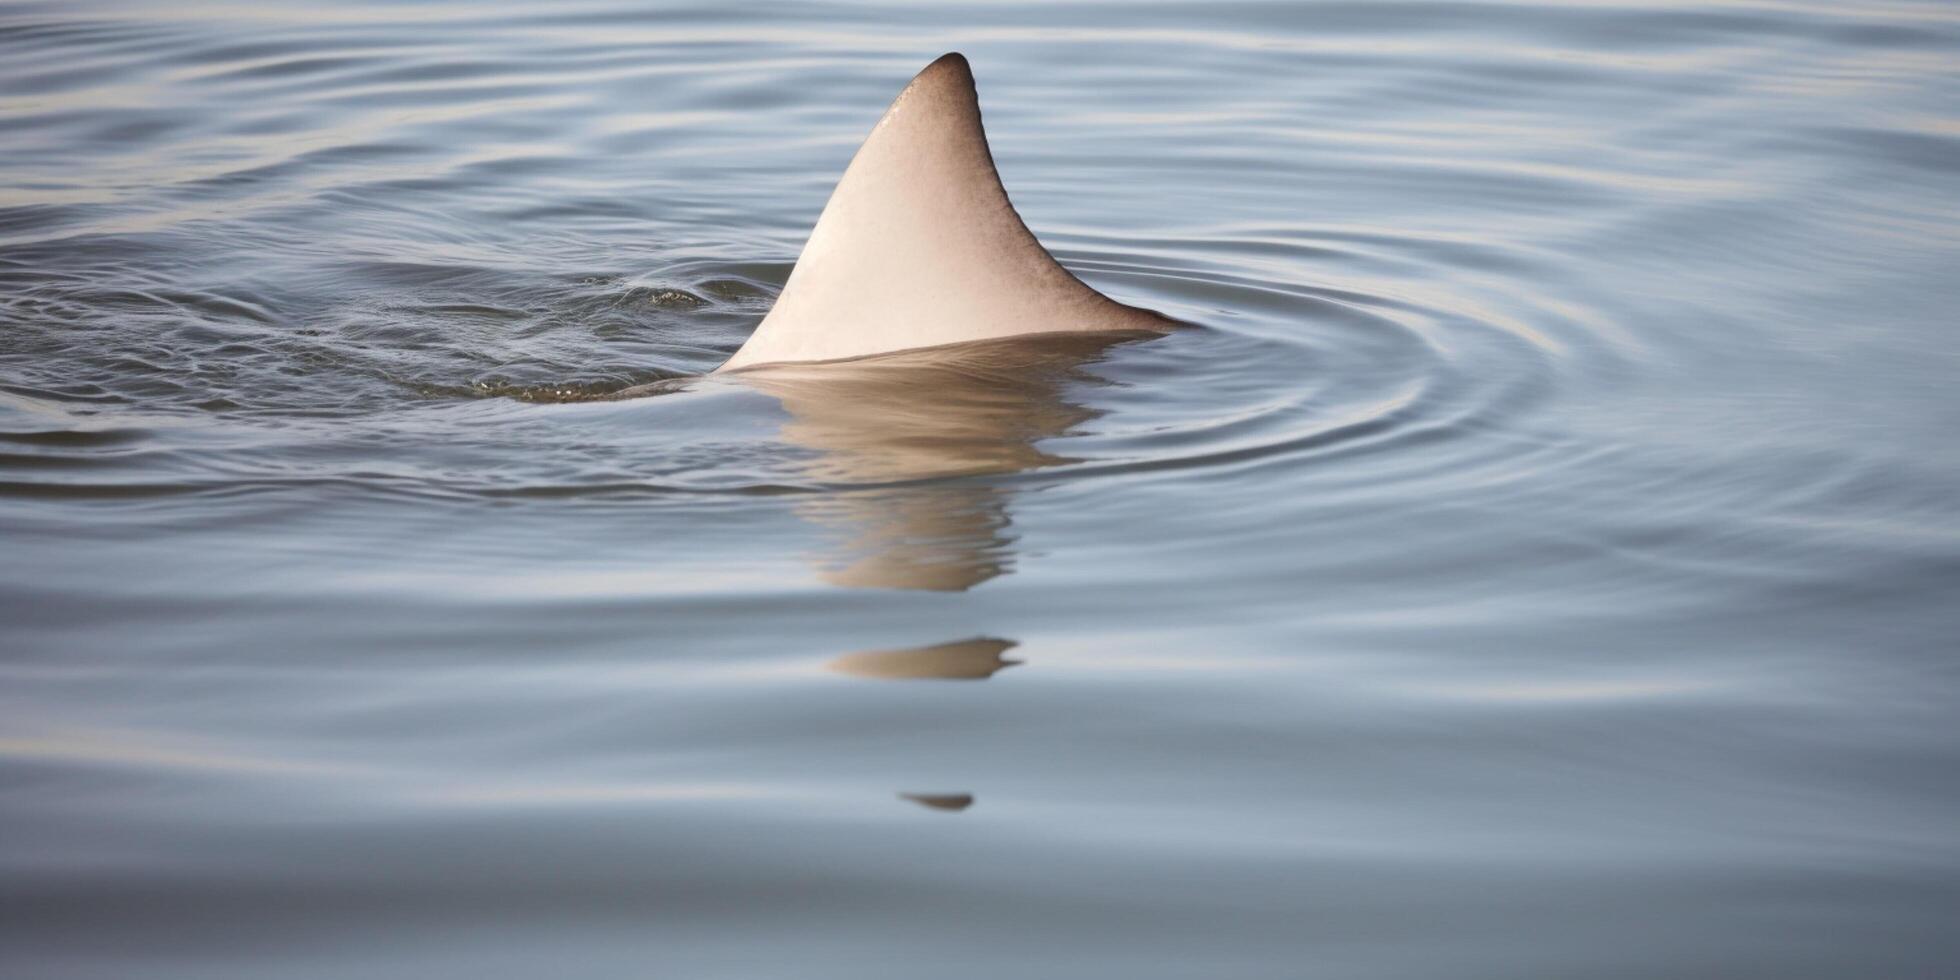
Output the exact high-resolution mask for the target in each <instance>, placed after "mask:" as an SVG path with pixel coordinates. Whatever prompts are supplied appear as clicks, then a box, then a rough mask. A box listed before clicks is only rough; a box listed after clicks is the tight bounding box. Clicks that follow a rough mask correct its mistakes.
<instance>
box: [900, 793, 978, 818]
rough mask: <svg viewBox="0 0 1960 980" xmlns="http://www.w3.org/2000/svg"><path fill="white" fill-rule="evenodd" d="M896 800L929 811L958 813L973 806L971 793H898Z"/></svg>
mask: <svg viewBox="0 0 1960 980" xmlns="http://www.w3.org/2000/svg"><path fill="white" fill-rule="evenodd" d="M898 798H899V799H901V800H910V801H912V802H914V803H917V804H918V805H920V806H922V807H925V808H927V809H930V810H946V811H948V812H952V813H958V812H959V811H961V810H964V809H966V808H967V807H970V806H972V805H973V794H972V793H900V794H898Z"/></svg>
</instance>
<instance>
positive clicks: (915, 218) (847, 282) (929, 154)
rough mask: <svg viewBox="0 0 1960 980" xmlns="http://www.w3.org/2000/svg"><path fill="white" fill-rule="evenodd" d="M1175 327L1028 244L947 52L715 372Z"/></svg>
mask: <svg viewBox="0 0 1960 980" xmlns="http://www.w3.org/2000/svg"><path fill="white" fill-rule="evenodd" d="M1170 322H1171V321H1169V320H1167V319H1165V318H1164V317H1162V316H1159V315H1158V314H1156V313H1152V312H1150V311H1148V310H1140V309H1137V308H1135V307H1131V306H1124V305H1123V304H1121V303H1118V302H1116V301H1114V300H1112V299H1110V298H1109V297H1107V296H1104V295H1102V294H1101V293H1098V292H1096V291H1095V290H1094V289H1091V288H1089V287H1088V286H1087V285H1085V284H1084V283H1083V282H1082V280H1080V279H1077V278H1076V277H1075V276H1074V275H1073V274H1071V273H1070V272H1069V271H1068V270H1067V269H1064V268H1062V266H1061V264H1060V263H1058V262H1056V261H1055V259H1054V257H1053V256H1051V255H1049V254H1048V250H1047V249H1045V248H1042V247H1041V243H1040V242H1038V241H1036V240H1035V237H1034V234H1033V233H1032V232H1030V231H1028V226H1027V225H1026V224H1024V223H1022V221H1021V216H1020V215H1019V214H1016V213H1015V211H1014V205H1013V204H1012V203H1010V202H1009V201H1008V199H1007V190H1006V189H1005V188H1003V187H1002V186H1001V183H1000V174H999V173H998V172H997V171H995V169H994V158H993V154H992V152H991V151H989V150H988V148H987V134H986V131H985V130H983V129H982V128H981V126H980V100H979V96H978V95H977V93H976V92H975V91H974V88H973V72H972V70H971V69H969V68H968V67H967V63H966V59H965V58H963V57H961V56H960V55H958V54H948V55H945V56H943V57H941V58H940V59H939V60H937V61H934V62H933V63H932V64H930V65H927V66H926V68H925V70H924V71H921V72H920V73H919V74H918V75H917V77H915V78H913V79H912V83H911V84H910V85H907V86H906V87H905V91H903V92H900V93H899V95H898V98H897V99H895V100H893V102H892V104H891V108H889V109H887V110H885V116H884V118H883V119H880V120H879V121H878V125H877V126H876V127H875V128H874V129H872V131H871V135H870V136H869V137H867V138H866V139H865V141H864V145H863V146H862V147H860V148H859V149H858V152H857V156H856V157H854V158H852V160H851V165H850V167H849V168H847V169H846V170H845V171H844V177H843V179H841V180H839V181H838V182H837V189H836V190H835V191H832V192H831V195H830V203H828V204H826V205H825V206H824V209H823V215H822V216H821V217H819V218H818V219H817V226H816V227H815V228H814V229H812V230H811V232H810V240H809V241H808V242H807V243H806V244H805V245H804V246H803V254H802V255H801V256H800V257H798V259H797V260H796V268H795V269H793V270H791V272H790V275H789V282H787V283H786V284H784V286H783V292H782V295H781V296H778V297H777V298H776V305H775V307H774V308H772V309H771V310H770V311H769V315H768V316H767V317H764V318H763V321H762V325H761V326H759V327H757V328H756V331H755V334H754V335H753V336H751V337H750V338H749V340H748V343H746V344H743V345H742V349H741V350H739V351H736V352H735V356H734V357H732V358H730V359H729V360H728V363H726V364H724V365H722V366H721V370H724V371H725V370H730V369H732V368H740V367H748V366H750V365H754V364H764V363H769V362H774V361H824V360H834V359H837V358H846V357H858V356H862V355H866V354H880V353H884V352H887V351H895V350H904V349H907V348H913V347H930V346H936V345H940V344H954V343H961V342H965V341H973V340H988V339H993V338H1000V337H1011V336H1016V335H1020V334H1030V333H1051V332H1057V331H1074V330H1162V329H1165V328H1166V327H1168V326H1170Z"/></svg>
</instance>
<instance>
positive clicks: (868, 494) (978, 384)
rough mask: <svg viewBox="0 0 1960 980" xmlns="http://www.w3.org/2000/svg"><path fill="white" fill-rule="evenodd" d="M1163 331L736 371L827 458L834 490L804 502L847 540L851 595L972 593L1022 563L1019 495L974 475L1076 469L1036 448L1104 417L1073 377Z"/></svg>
mask: <svg viewBox="0 0 1960 980" xmlns="http://www.w3.org/2000/svg"><path fill="white" fill-rule="evenodd" d="M1146 336H1154V335H1151V334H1132V333H1114V332H1098V333H1094V334H1053V335H1043V336H1033V337H1021V338H1016V339H1014V340H1011V341H990V342H984V343H975V344H959V345H951V346H946V347H935V348H926V349H922V350H914V351H900V352H898V353H895V354H887V355H882V356H879V357H874V358H864V359H860V360H854V361H838V362H830V363H821V364H779V365H766V366H762V367H758V368H753V369H749V370H745V371H739V372H734V373H731V374H729V375H727V377H731V378H734V379H738V380H739V381H741V382H742V383H744V384H747V385H749V386H751V387H753V388H756V389H758V390H760V391H763V392H765V393H768V394H770V395H773V396H775V397H776V398H777V399H779V400H781V402H782V405H783V408H784V409H785V410H786V411H788V412H789V414H790V416H791V420H790V421H789V422H787V423H785V424H784V426H783V429H782V437H783V439H784V440H785V441H787V442H790V443H793V444H795V445H798V446H803V447H805V448H808V449H813V450H816V451H817V455H816V456H815V457H814V458H813V459H811V460H810V461H809V462H808V463H807V464H806V469H805V472H806V475H808V476H809V477H810V478H811V479H812V480H814V481H817V482H820V483H825V484H832V485H838V486H840V487H842V488H844V489H840V490H839V491H838V492H836V493H830V494H824V495H822V496H821V497H818V498H814V499H813V500H812V501H811V502H809V503H806V504H804V505H803V506H802V507H801V508H800V513H802V515H803V516H804V517H806V518H807V519H809V520H811V521H814V522H816V523H819V524H822V525H824V526H827V527H831V528H835V529H837V530H838V532H839V536H840V540H839V542H838V547H837V551H836V553H835V554H833V555H830V556H827V557H826V558H825V559H824V560H823V566H824V568H823V577H824V579H825V580H826V581H828V582H831V583H832V584H835V585H841V586H845V587H850V588H886V589H931V590H937V591H944V592H957V591H962V590H965V589H970V588H972V587H974V586H975V585H978V584H980V583H981V582H985V581H987V580H988V579H991V578H993V577H995V576H997V575H1003V574H1006V573H1007V572H1008V571H1010V570H1012V567H1013V550H1012V542H1013V538H1012V537H1010V536H1009V535H1008V533H1007V527H1008V524H1009V523H1010V522H1009V519H1008V513H1007V499H1008V496H1009V491H1008V490H1007V489H1006V488H1004V487H1000V486H994V485H990V484H987V483H983V482H978V481H974V480H970V479H964V478H970V477H982V476H990V475H998V474H1003V473H1015V472H1020V471H1023V470H1030V469H1036V468H1039V467H1043V466H1052V465H1055V464H1058V463H1064V462H1067V460H1066V459H1063V458H1061V457H1057V456H1051V455H1049V454H1047V453H1045V452H1043V451H1042V450H1041V449H1040V448H1038V447H1037V446H1036V443H1037V442H1038V441H1039V440H1042V439H1046V438H1050V437H1053V436H1058V435H1061V434H1063V433H1064V432H1067V431H1068V430H1069V429H1070V428H1072V427H1074V426H1076V425H1079V424H1081V423H1082V422H1085V421H1087V420H1089V419H1091V418H1094V417H1095V415H1096V413H1095V412H1094V411H1092V410H1090V409H1087V408H1084V407H1082V406H1080V405H1076V404H1073V403H1071V402H1069V401H1068V400H1067V399H1066V397H1065V396H1064V394H1063V387H1064V385H1065V384H1066V383H1067V382H1070V381H1085V380H1086V381H1096V380H1098V379H1095V378H1093V376H1091V375H1089V374H1087V373H1085V372H1084V371H1083V370H1082V368H1083V367H1084V366H1086V365H1088V364H1089V363H1091V362H1093V361H1094V360H1096V359H1097V358H1098V357H1100V356H1101V355H1102V354H1103V353H1104V352H1105V351H1107V350H1108V349H1109V348H1110V347H1112V346H1114V345H1115V344H1118V343H1121V342H1124V341H1127V340H1136V339H1141V338H1143V337H1146Z"/></svg>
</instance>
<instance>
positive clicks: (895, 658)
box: [830, 636, 1021, 681]
mask: <svg viewBox="0 0 1960 980" xmlns="http://www.w3.org/2000/svg"><path fill="white" fill-rule="evenodd" d="M1016 645H1017V644H1016V643H1015V642H1014V641H1013V640H1000V639H995V638H993V637H987V636H978V637H974V638H973V639H970V640H956V641H954V642H952V643H939V644H935V645H933V646H929V647H912V648H910V649H905V650H872V651H867V652H865V653H853V654H850V655H848V656H843V657H838V658H837V659H836V660H833V661H831V662H830V669H831V670H834V671H837V672H838V673H840V674H849V675H851V676H853V677H876V678H882V679H885V680H920V679H925V680H947V681H984V680H986V679H987V678H989V677H992V676H994V674H996V673H998V672H1000V671H1002V670H1005V669H1007V668H1009V667H1013V666H1015V665H1016V664H1019V663H1021V661H1019V660H1009V659H1007V658H1006V657H1004V656H1001V655H1002V654H1004V653H1006V652H1007V651H1009V650H1012V649H1014V647H1015V646H1016Z"/></svg>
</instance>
